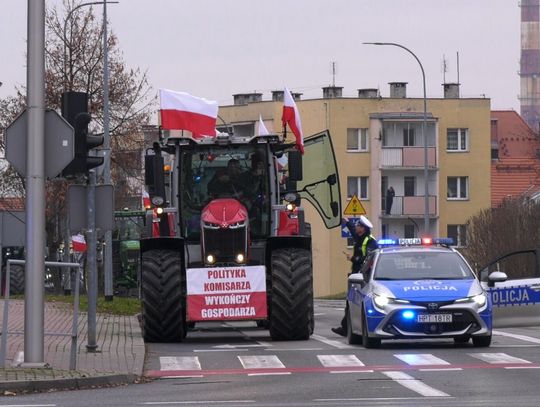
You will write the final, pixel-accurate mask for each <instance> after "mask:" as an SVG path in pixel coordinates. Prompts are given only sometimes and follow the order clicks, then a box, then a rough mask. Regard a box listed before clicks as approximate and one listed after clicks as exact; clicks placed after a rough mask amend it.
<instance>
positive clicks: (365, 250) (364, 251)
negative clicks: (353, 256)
mask: <svg viewBox="0 0 540 407" xmlns="http://www.w3.org/2000/svg"><path fill="white" fill-rule="evenodd" d="M369 239H373V240H375V238H374V237H373V235H367V236H366V237H364V241H363V242H362V256H364V258H365V257H366V254H367V245H368V242H369Z"/></svg>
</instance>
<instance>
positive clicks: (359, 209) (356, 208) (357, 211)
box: [343, 195, 366, 216]
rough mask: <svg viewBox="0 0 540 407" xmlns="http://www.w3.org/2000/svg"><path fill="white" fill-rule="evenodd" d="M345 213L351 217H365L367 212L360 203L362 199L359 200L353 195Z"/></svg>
mask: <svg viewBox="0 0 540 407" xmlns="http://www.w3.org/2000/svg"><path fill="white" fill-rule="evenodd" d="M343 213H344V214H345V215H349V216H355V215H365V214H366V210H365V209H364V206H363V205H362V202H360V199H358V197H357V196H356V195H353V197H352V198H351V200H350V201H349V204H348V205H347V207H346V208H345V211H344V212H343Z"/></svg>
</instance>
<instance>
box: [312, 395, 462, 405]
mask: <svg viewBox="0 0 540 407" xmlns="http://www.w3.org/2000/svg"><path fill="white" fill-rule="evenodd" d="M448 398H451V399H453V397H450V396H448ZM425 399H426V397H361V398H356V399H314V400H313V401H316V402H322V403H326V402H329V401H389V402H391V401H404V400H425Z"/></svg>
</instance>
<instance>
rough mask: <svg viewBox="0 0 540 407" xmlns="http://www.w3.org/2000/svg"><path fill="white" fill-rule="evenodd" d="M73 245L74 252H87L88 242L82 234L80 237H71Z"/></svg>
mask: <svg viewBox="0 0 540 407" xmlns="http://www.w3.org/2000/svg"><path fill="white" fill-rule="evenodd" d="M71 244H72V245H73V251H74V252H81V253H83V252H85V251H86V240H85V238H84V236H83V235H81V234H80V233H79V234H78V235H74V236H71Z"/></svg>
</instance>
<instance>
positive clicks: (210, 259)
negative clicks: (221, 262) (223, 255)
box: [206, 254, 216, 264]
mask: <svg viewBox="0 0 540 407" xmlns="http://www.w3.org/2000/svg"><path fill="white" fill-rule="evenodd" d="M206 262H207V263H208V264H214V263H215V262H216V257H215V256H214V255H213V254H208V255H206Z"/></svg>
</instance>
